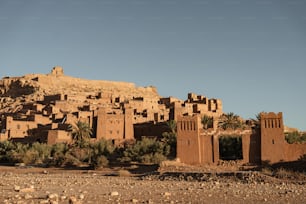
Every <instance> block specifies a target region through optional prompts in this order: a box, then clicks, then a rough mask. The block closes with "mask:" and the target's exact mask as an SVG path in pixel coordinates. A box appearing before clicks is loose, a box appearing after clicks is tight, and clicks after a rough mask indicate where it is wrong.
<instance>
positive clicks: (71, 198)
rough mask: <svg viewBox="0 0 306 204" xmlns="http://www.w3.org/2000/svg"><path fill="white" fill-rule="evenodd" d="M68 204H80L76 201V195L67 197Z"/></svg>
mask: <svg viewBox="0 0 306 204" xmlns="http://www.w3.org/2000/svg"><path fill="white" fill-rule="evenodd" d="M69 204H80V202H78V200H77V199H76V197H74V196H71V197H70V198H69Z"/></svg>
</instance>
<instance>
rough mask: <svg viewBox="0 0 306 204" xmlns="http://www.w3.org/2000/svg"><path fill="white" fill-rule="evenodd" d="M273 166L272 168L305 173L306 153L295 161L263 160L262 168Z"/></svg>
mask: <svg viewBox="0 0 306 204" xmlns="http://www.w3.org/2000/svg"><path fill="white" fill-rule="evenodd" d="M265 167H268V168H271V169H274V170H275V169H284V170H287V171H295V172H301V173H305V169H306V154H304V155H302V156H301V157H300V158H299V159H298V160H295V161H287V162H285V161H281V162H277V163H274V164H271V162H270V161H262V163H261V168H265Z"/></svg>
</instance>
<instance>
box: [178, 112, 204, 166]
mask: <svg viewBox="0 0 306 204" xmlns="http://www.w3.org/2000/svg"><path fill="white" fill-rule="evenodd" d="M199 128H200V120H199V117H198V116H185V117H179V118H178V120H177V157H178V158H179V159H180V161H181V162H183V163H187V164H200V163H201V161H202V159H201V150H200V145H201V143H200V139H199Z"/></svg>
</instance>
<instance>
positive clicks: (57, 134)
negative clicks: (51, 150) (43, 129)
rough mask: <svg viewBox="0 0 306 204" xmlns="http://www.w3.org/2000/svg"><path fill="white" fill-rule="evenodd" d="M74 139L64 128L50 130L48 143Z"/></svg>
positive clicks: (68, 141) (65, 141) (67, 141)
mask: <svg viewBox="0 0 306 204" xmlns="http://www.w3.org/2000/svg"><path fill="white" fill-rule="evenodd" d="M71 142H72V139H71V136H70V135H69V133H68V132H66V131H64V130H49V131H48V139H47V144H48V145H53V144H56V143H71Z"/></svg>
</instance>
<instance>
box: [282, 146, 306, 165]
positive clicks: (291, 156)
mask: <svg viewBox="0 0 306 204" xmlns="http://www.w3.org/2000/svg"><path fill="white" fill-rule="evenodd" d="M285 147H286V148H285V152H286V158H285V161H296V160H299V159H300V158H301V157H302V156H303V155H306V144H285Z"/></svg>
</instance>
